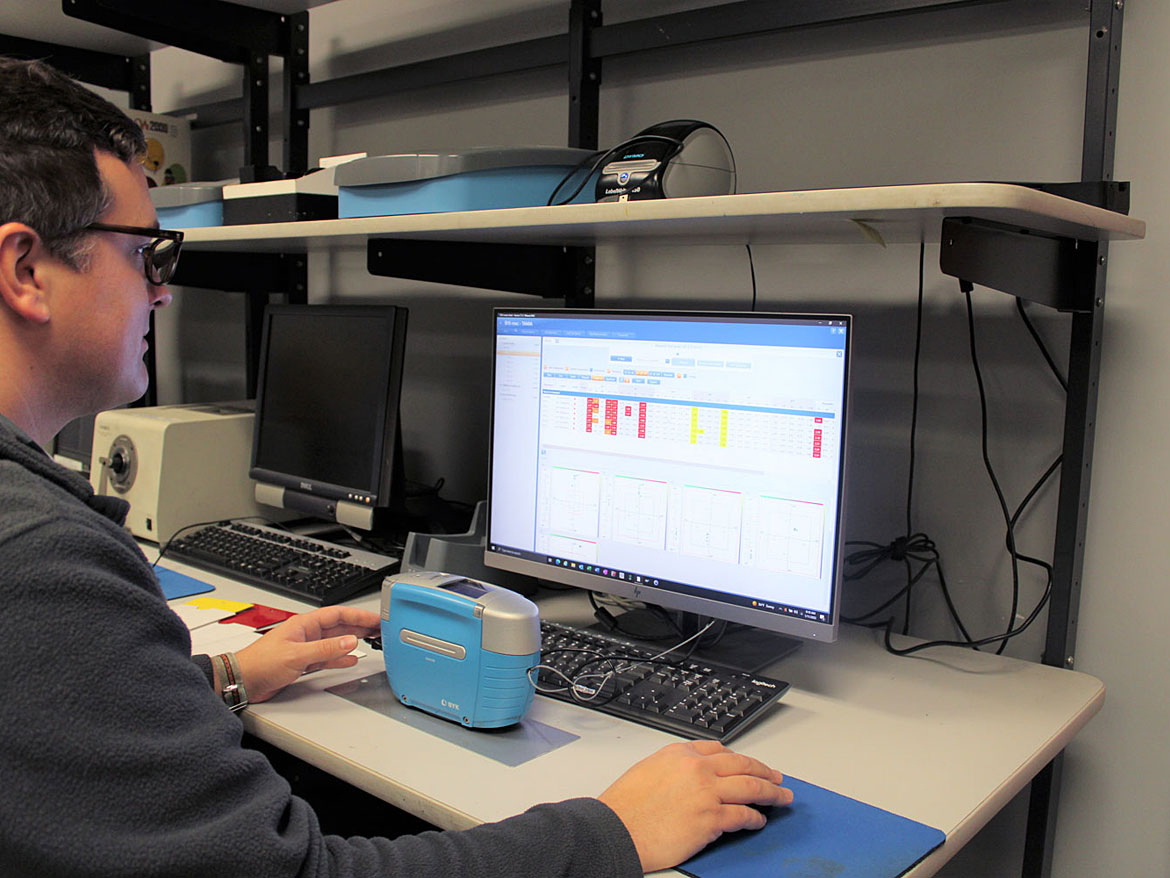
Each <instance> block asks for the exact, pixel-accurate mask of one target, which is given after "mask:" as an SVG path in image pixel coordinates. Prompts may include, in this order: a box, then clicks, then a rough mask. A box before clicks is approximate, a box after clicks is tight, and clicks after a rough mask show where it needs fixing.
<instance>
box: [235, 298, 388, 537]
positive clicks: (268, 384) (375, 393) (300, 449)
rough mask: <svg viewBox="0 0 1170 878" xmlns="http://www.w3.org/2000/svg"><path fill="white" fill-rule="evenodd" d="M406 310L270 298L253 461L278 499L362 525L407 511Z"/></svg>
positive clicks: (263, 488)
mask: <svg viewBox="0 0 1170 878" xmlns="http://www.w3.org/2000/svg"><path fill="white" fill-rule="evenodd" d="M406 318H407V311H406V309H405V308H400V307H396V306H393V305H269V306H268V308H267V309H266V310H265V312H264V323H263V326H262V329H261V342H260V366H259V371H258V383H257V389H256V422H255V430H254V434H253V438H252V467H251V469H250V470H249V473H248V474H249V476H250V477H251V478H252V479H254V480H255V481H256V499H257V501H259V502H260V503H263V504H265V505H268V506H275V507H277V508H281V509H288V510H295V511H299V512H303V513H305V514H306V515H310V516H313V517H315V518H320V519H324V520H327V521H336V522H338V523H340V524H344V525H348V526H350V527H355V528H359V529H362V530H373V529H375V526H376V525H377V524H378V523H379V519H382V518H384V517H385V513H386V511H388V510H390V511H395V512H397V511H399V510H400V509H401V505H402V496H403V484H402V483H403V478H402V452H401V442H400V436H401V430H400V427H399V423H398V402H399V397H400V395H401V390H402V363H403V352H404V348H405V345H406Z"/></svg>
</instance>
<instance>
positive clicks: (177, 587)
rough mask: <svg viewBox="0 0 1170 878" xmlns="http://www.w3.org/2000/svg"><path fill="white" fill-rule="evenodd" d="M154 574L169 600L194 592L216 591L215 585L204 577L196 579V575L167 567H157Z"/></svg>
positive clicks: (187, 595) (164, 595)
mask: <svg viewBox="0 0 1170 878" xmlns="http://www.w3.org/2000/svg"><path fill="white" fill-rule="evenodd" d="M154 575H155V576H157V577H158V584H159V585H161V586H162V592H163V597H164V598H166V599H167V600H168V601H173V600H174V599H175V598H185V597H189V596H190V595H193V594H203V593H204V592H205V591H215V586H214V585H211V584H210V583H206V582H204V581H203V580H202V579H196V578H195V577H194V576H188V575H187V574H185V573H179V572H178V571H177V570H170V569H168V568H166V567H161V566H160V567H155V568H154Z"/></svg>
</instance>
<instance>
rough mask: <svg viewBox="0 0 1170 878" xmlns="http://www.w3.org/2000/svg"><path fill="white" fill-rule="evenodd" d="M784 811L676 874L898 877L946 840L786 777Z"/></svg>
mask: <svg viewBox="0 0 1170 878" xmlns="http://www.w3.org/2000/svg"><path fill="white" fill-rule="evenodd" d="M784 786H786V787H788V788H789V789H791V790H792V792H793V796H794V798H793V802H792V804H791V805H789V806H788V807H786V808H770V809H768V810H767V812H766V813H767V814H768V825H767V826H765V827H764V828H763V829H761V830H759V831H758V832H757V831H751V830H744V831H743V832H736V833H731V834H729V835H725V836H723V837H722V838H720V839H719V840H718V841H716V842H715V843H713V844H711V845H710V846H708V847H707V848H705V849H703V850H702V851H700V852H699V853H698V854H696V855H695V856H694V857H692V858H691V859H689V860H687V861H686V862H685V863H683V864H682V865H681V866H677V867H676V868H677V869H678V870H679V871H680V872H683V873H684V874H687V875H691V876H693V878H757V876H762V875H767V876H769V878H771V876H776V878H896V876H898V875H901V874H903V873H904V872H906V871H908V870H909V869H910V868H911V867H913V866H914V865H915V864H916V863H918V861H919V860H921V859H922V858H923V857H925V856H926V855H927V854H929V853H930V852H931V851H933V850H934V849H935V848H936V847H938V846H939V845H941V844H942V843H943V842H944V841H946V834H945V833H943V832H942V831H941V830H938V829H934V828H932V827H930V826H926V825H925V824H922V823H918V822H916V821H914V820H910V819H908V818H906V817H899V816H898V815H897V814H891V813H890V812H889V811H883V810H882V809H881V808H875V807H873V806H872V805H866V804H865V803H864V802H859V801H857V800H856V799H850V798H849V797H847V796H842V795H839V794H837V793H834V792H830V791H829V790H826V789H824V788H823V787H818V786H815V785H813V784H810V783H805V782H804V781H802V780H798V779H796V778H794V777H789V776H788V775H785V777H784Z"/></svg>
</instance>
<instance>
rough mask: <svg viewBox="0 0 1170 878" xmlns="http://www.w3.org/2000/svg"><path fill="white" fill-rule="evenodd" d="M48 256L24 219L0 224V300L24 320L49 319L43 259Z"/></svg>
mask: <svg viewBox="0 0 1170 878" xmlns="http://www.w3.org/2000/svg"><path fill="white" fill-rule="evenodd" d="M48 260H52V256H50V255H49V252H48V251H47V250H46V249H45V244H44V241H42V240H41V236H40V235H38V234H37V233H36V231H35V230H34V229H32V228H31V227H30V226H26V225H25V224H24V223H5V224H4V225H0V302H3V303H4V305H5V306H6V307H7V308H8V309H9V310H10V311H12V312H13V313H14V314H16V315H17V316H18V317H21V318H23V319H25V320H28V321H31V322H33V323H48V322H49V296H48V291H47V290H46V288H45V282H46V280H47V276H46V274H45V272H44V268H45V267H46V265H45V263H46V262H47V261H48Z"/></svg>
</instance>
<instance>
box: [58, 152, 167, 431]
mask: <svg viewBox="0 0 1170 878" xmlns="http://www.w3.org/2000/svg"><path fill="white" fill-rule="evenodd" d="M96 155H97V165H98V170H99V171H100V172H101V175H102V179H103V181H104V182H105V185H106V188H107V190H108V192H109V193H110V195H111V196H112V201H111V203H110V207H109V208H108V209H107V210H106V211H105V213H103V214H102V215H101V217H99V221H100V222H103V223H110V224H117V225H127V226H142V227H155V226H157V224H158V218H157V214H156V213H155V210H154V205H153V204H151V201H150V196H149V195H148V194H147V186H146V176H145V174H144V173H143V171H142V168H141V167H139V166H138V165H137V164H130V165H128V164H126V163H125V162H123V161H121V160H120V159H118V158H116V157H114V156H112V155H110V154H108V153H103V152H98V153H97V154H96ZM90 234H91V241H92V249H91V257H90V261H89V266H88V269H87V270H86V271H82V272H73V273H72V274H71V276H70V277H69V278H68V279H67V282H66V284H65V289H63V290H62V291H61V293H60V295H58V296H56V297H55V302H54V310H53V314H52V317H51V320H50V325H51V326H52V331H53V332H54V334H55V335H57V334H59V337H58V339H57V341H58V342H64V343H63V344H60V345H58V346H57V350H58V351H61V352H62V359H63V360H64V362H61V363H58V370H59V371H58V373H57V374H58V380H59V381H60V382H62V383H63V384H64V385H66V386H63V387H62V388H61V390H62V392H64V393H66V394H68V395H69V396H70V397H72V400H73V401H74V402H75V403H76V404H78V405H79V406H80V407H81V410H82V411H86V412H92V411H101V410H102V409H107V408H112V407H114V406H117V405H121V404H123V403H127V402H131V401H133V400H135V399H138V397H140V396H142V394H143V393H145V392H146V387H147V384H148V375H147V371H146V364H145V363H144V361H143V356H144V355H145V354H146V350H147V343H146V339H145V335H146V333H147V332H148V331H149V329H150V314H151V311H153V310H154V309H155V308H162V307H164V306H166V305H167V304H169V303H170V300H171V296H170V293H169V292H167V289H166V287H157V286H154V285H153V284H151V283H150V282H149V281H147V279H146V273H145V271H144V269H143V262H142V261H143V255H142V248H143V247H144V246H145V245H147V244H149V243H150V238H149V237H139V236H137V235H131V234H123V233H121V232H91V233H90Z"/></svg>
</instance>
